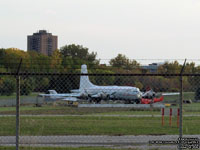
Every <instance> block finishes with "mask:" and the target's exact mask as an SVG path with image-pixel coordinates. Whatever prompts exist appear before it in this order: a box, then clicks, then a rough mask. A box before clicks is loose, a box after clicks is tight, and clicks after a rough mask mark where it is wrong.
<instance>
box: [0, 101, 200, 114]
mask: <svg viewBox="0 0 200 150" xmlns="http://www.w3.org/2000/svg"><path fill="white" fill-rule="evenodd" d="M172 107H178V105H177V106H172ZM15 111H16V108H15V107H0V115H3V114H15V113H16V112H15ZM183 112H184V114H200V103H192V104H183ZM20 113H21V114H26V115H28V114H30V115H41V114H47V115H48V114H49V115H95V114H99V115H159V114H161V112H160V110H159V109H155V110H151V111H150V110H137V109H133V108H77V107H67V106H60V105H55V106H54V105H43V106H42V107H35V106H21V107H20Z"/></svg>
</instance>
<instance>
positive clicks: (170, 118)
mask: <svg viewBox="0 0 200 150" xmlns="http://www.w3.org/2000/svg"><path fill="white" fill-rule="evenodd" d="M169 125H170V126H172V108H170V114H169Z"/></svg>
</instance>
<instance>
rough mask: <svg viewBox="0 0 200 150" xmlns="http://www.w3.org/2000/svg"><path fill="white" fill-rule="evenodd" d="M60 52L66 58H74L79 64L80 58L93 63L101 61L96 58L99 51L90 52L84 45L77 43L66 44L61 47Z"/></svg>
mask: <svg viewBox="0 0 200 150" xmlns="http://www.w3.org/2000/svg"><path fill="white" fill-rule="evenodd" d="M60 52H61V54H62V56H63V57H64V58H68V59H69V58H72V59H73V61H74V64H79V63H80V62H79V61H80V60H84V61H86V62H89V63H92V64H98V63H99V61H98V60H96V56H97V53H95V52H91V53H89V49H88V48H86V47H83V46H82V45H75V44H71V45H65V46H63V47H61V48H60ZM77 61H78V62H77ZM82 63H83V62H82Z"/></svg>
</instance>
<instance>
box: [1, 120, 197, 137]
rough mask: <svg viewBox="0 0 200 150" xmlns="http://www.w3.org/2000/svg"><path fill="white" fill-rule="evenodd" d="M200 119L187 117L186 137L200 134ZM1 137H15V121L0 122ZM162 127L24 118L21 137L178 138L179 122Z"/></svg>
mask: <svg viewBox="0 0 200 150" xmlns="http://www.w3.org/2000/svg"><path fill="white" fill-rule="evenodd" d="M199 120H200V117H185V118H184V121H183V133H184V134H200V130H199V125H200V121H199ZM0 122H1V123H0V135H1V136H6V135H15V117H1V118H0ZM168 122H169V118H165V125H164V126H161V118H160V117H141V118H140V117H110V116H109V117H105V116H104V117H100V116H98V117H94V116H91V117H85V116H59V117H58V116H56V117H52V116H48V117H21V123H20V125H21V129H20V132H21V135H165V134H178V128H177V125H176V118H173V123H172V127H170V126H169V125H168Z"/></svg>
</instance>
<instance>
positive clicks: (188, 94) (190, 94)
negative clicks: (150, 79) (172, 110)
mask: <svg viewBox="0 0 200 150" xmlns="http://www.w3.org/2000/svg"><path fill="white" fill-rule="evenodd" d="M194 96H195V93H194V92H183V99H184V100H189V99H191V100H194ZM164 101H165V102H172V101H179V95H166V96H164Z"/></svg>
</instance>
